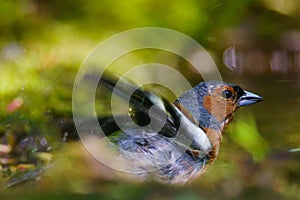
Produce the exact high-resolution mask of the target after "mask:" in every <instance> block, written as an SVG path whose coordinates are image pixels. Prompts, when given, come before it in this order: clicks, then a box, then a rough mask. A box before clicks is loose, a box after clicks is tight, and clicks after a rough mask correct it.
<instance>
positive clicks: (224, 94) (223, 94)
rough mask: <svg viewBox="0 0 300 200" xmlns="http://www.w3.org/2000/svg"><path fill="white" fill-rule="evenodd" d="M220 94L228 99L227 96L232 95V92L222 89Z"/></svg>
mask: <svg viewBox="0 0 300 200" xmlns="http://www.w3.org/2000/svg"><path fill="white" fill-rule="evenodd" d="M221 95H222V96H223V97H224V98H226V99H228V98H230V97H232V92H231V91H230V90H224V91H223V92H222V93H221Z"/></svg>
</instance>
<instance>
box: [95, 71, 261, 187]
mask: <svg viewBox="0 0 300 200" xmlns="http://www.w3.org/2000/svg"><path fill="white" fill-rule="evenodd" d="M100 84H101V85H103V86H105V87H106V88H108V89H109V90H111V92H113V93H115V94H116V95H118V96H120V97H121V98H123V99H124V100H126V101H128V103H129V110H128V115H117V116H108V117H102V118H99V119H98V120H99V123H100V126H101V128H102V130H103V132H104V133H105V135H106V136H108V138H109V140H110V141H111V143H112V144H113V146H114V148H113V149H116V151H117V155H118V158H120V159H123V160H126V161H127V163H129V167H128V171H130V172H131V173H132V174H134V176H135V177H136V178H138V179H139V180H149V179H150V180H157V181H159V182H163V183H168V184H185V183H189V182H192V181H193V180H195V179H197V178H199V177H201V176H202V175H203V174H204V173H205V172H206V171H207V169H208V167H209V166H210V165H211V164H212V163H213V162H214V160H215V159H216V158H217V156H218V152H219V148H220V143H221V140H222V134H223V133H224V131H225V129H226V127H227V125H228V124H229V123H230V122H231V121H232V119H233V115H234V113H235V111H236V110H237V109H238V108H239V107H243V106H248V105H251V104H254V103H257V102H260V101H262V97H260V96H258V95H256V94H254V93H251V92H248V91H245V90H243V89H242V88H241V87H239V86H237V85H234V84H230V83H225V82H218V81H208V82H201V83H199V84H198V85H196V86H195V87H194V88H192V89H190V90H188V91H186V92H185V93H184V94H182V95H181V96H180V97H179V98H178V99H176V100H175V101H174V102H169V101H168V100H167V99H165V98H164V97H163V96H161V95H158V94H156V93H154V92H150V91H147V90H143V89H141V88H139V87H137V86H136V85H135V84H134V83H132V82H131V81H129V80H127V79H124V78H122V79H119V80H118V79H117V78H115V77H108V76H103V77H102V78H101V79H100Z"/></svg>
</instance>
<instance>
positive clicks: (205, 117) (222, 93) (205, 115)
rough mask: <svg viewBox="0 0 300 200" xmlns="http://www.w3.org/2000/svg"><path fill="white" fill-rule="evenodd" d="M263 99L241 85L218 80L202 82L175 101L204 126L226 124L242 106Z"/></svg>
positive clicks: (216, 126)
mask: <svg viewBox="0 0 300 200" xmlns="http://www.w3.org/2000/svg"><path fill="white" fill-rule="evenodd" d="M260 101H262V97H260V96H258V95H256V94H253V93H251V92H248V91H245V90H243V89H242V88H241V87H240V86H238V85H234V84H230V83H226V82H218V81H209V82H202V83H200V84H198V85H197V86H196V87H194V88H193V89H191V90H189V91H187V92H186V93H184V94H183V95H182V96H180V97H179V98H178V99H177V100H176V102H175V103H179V104H180V107H184V108H185V109H187V110H188V112H190V113H191V115H192V116H193V117H194V118H195V120H196V121H197V122H198V123H199V125H200V126H202V127H203V128H213V129H220V128H222V127H224V125H225V126H226V125H227V124H228V123H229V122H230V121H231V120H232V117H233V114H234V112H235V111H236V110H237V109H238V108H239V107H242V106H247V105H251V104H254V103H257V102H260Z"/></svg>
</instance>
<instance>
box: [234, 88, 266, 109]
mask: <svg viewBox="0 0 300 200" xmlns="http://www.w3.org/2000/svg"><path fill="white" fill-rule="evenodd" d="M244 92H245V94H243V95H242V96H241V97H240V99H239V101H238V106H240V107H241V106H248V105H251V104H255V103H258V102H261V101H262V100H263V98H262V97H261V96H258V95H256V94H254V93H252V92H248V91H244Z"/></svg>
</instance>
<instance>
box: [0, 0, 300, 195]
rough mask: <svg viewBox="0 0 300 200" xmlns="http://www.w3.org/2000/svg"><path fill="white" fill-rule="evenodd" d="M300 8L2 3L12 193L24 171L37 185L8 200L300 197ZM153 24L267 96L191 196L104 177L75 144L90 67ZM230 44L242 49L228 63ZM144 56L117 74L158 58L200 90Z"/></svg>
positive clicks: (238, 3) (88, 0)
mask: <svg viewBox="0 0 300 200" xmlns="http://www.w3.org/2000/svg"><path fill="white" fill-rule="evenodd" d="M299 9H300V4H299V3H298V1H297V0H280V1H278V0H227V1H219V0H210V1H198V0H179V1H170V0H167V1H158V0H143V1H141V0H132V1H108V0H102V1H94V0H85V1H83V0H73V1H71V0H66V1H58V0H27V1H23V0H10V1H2V2H1V4H0V79H1V84H0V97H1V102H0V144H3V146H1V148H0V159H1V161H0V162H1V165H0V172H2V174H3V176H2V177H1V178H0V186H1V188H5V187H6V186H7V181H9V175H10V176H11V177H14V175H19V174H22V173H23V174H24V175H23V176H21V177H22V178H24V179H26V180H25V182H26V184H24V185H23V184H20V185H19V184H18V181H19V180H20V179H13V178H12V179H10V181H11V182H10V183H16V184H15V185H14V187H12V188H10V189H6V190H5V191H3V192H2V191H1V199H2V196H3V198H11V197H15V196H14V195H16V196H17V197H18V198H20V199H40V198H46V199H47V198H48V197H46V196H45V194H44V193H43V194H41V193H39V192H37V191H45V192H47V193H50V194H49V195H50V196H49V198H68V199H72V198H77V197H78V196H76V197H74V196H73V194H69V193H74V192H75V193H81V194H84V193H94V194H90V195H89V196H87V198H89V199H96V198H97V199H98V198H105V199H132V198H139V199H150V198H156V199H201V198H203V199H208V198H209V199H220V198H225V199H226V198H227V199H253V198H260V199H299V190H300V183H299V180H300V173H299V167H300V166H299V160H300V156H299V152H297V151H296V152H288V150H289V149H294V148H299V147H300V143H299V141H300V137H299V135H300V134H299V130H300V126H299V114H298V113H299V111H298V109H299V103H300V93H299V72H300V64H299V63H300V61H299V60H300V59H299V58H300V57H299V45H300V42H299V41H300V30H299V28H300V26H299V23H300V16H299V15H300V13H299V12H297V11H298V10H299ZM144 26H159V27H166V28H170V29H174V30H177V31H180V32H183V33H185V34H187V35H189V36H191V37H192V38H194V39H196V40H197V41H198V42H199V43H200V44H201V45H203V46H204V47H205V48H206V49H207V50H208V51H209V52H210V54H211V55H212V56H213V57H214V59H215V61H216V62H217V63H218V66H219V69H220V71H221V72H222V73H223V75H224V76H223V77H224V79H225V80H226V81H229V82H234V83H239V84H241V85H242V86H243V87H245V88H247V89H248V88H249V89H251V90H253V91H255V92H257V93H259V94H261V95H262V96H263V97H264V98H265V102H264V103H262V104H261V105H257V106H255V107H254V108H251V109H249V111H246V110H245V111H244V110H243V111H240V112H252V113H253V116H255V117H256V119H254V117H253V116H252V115H251V114H245V113H242V114H241V115H237V116H236V118H237V119H236V121H235V123H234V124H232V127H231V128H230V129H229V130H228V132H229V138H227V136H226V135H225V136H224V139H223V145H222V148H221V152H220V156H219V159H218V160H217V161H216V164H215V165H214V166H213V168H212V169H211V171H209V173H208V174H207V175H206V176H205V177H204V178H202V179H201V180H199V181H197V182H196V183H194V184H192V185H190V186H186V187H183V188H178V187H170V186H161V185H157V184H152V183H147V184H141V185H140V184H137V185H135V184H129V183H127V182H122V181H120V180H117V181H107V180H103V179H101V178H99V177H98V175H97V173H95V172H93V170H89V167H90V166H88V164H87V162H86V158H85V157H86V154H85V153H83V151H84V150H82V146H81V144H80V143H79V142H78V143H66V144H65V143H64V141H66V140H67V141H68V140H69V138H70V135H71V134H72V131H73V130H71V128H70V127H71V126H70V125H69V124H68V123H69V121H70V119H71V117H72V107H71V106H72V105H71V99H72V98H71V97H72V87H73V83H74V79H75V76H76V72H77V70H78V69H79V67H80V65H81V63H82V61H83V60H84V59H85V58H86V56H87V55H88V54H89V52H90V51H91V50H92V49H93V48H94V47H95V46H96V45H97V44H98V43H99V42H101V41H103V40H104V39H106V38H108V37H109V36H111V35H113V34H116V33H119V32H120V31H124V30H128V29H132V28H136V27H144ZM230 47H235V50H236V51H229V52H230V53H229V55H227V54H223V53H224V50H225V49H228V48H230ZM143 53H145V52H142V53H141V52H140V53H137V54H136V56H135V57H123V58H122V59H120V61H118V62H116V63H115V65H122V66H123V65H124V66H126V68H127V66H130V65H132V64H133V63H134V64H136V63H139V62H143V61H148V60H151V59H154V61H157V62H159V63H162V62H164V63H166V64H170V63H171V64H172V66H173V65H174V66H175V67H178V70H179V71H181V72H182V73H184V74H185V75H186V76H188V77H191V79H192V80H191V82H194V83H196V82H198V81H199V77H198V76H197V75H198V74H195V73H194V72H191V70H190V68H187V67H186V65H181V64H182V62H180V61H178V60H176V59H175V58H174V57H173V56H170V55H166V54H165V53H164V54H156V53H154V54H151V53H146V55H143ZM143 56H144V57H143ZM225 56H228V57H229V58H230V59H229V60H228V59H227V60H226V59H224V57H225ZM225 60H226V62H223V61H225ZM226 67H227V68H226ZM228 68H229V69H230V70H229V69H228ZM97 106H98V108H99V112H100V111H102V109H104V108H103V105H97ZM45 141H46V142H45ZM62 144H64V145H62ZM22 145H23V146H22ZM59 147H60V148H59ZM10 149H12V150H10ZM52 156H53V158H52ZM3 162H8V164H11V166H10V167H9V166H8V165H7V164H4V163H3ZM48 170H49V171H48ZM51 170H52V171H51ZM41 171H43V172H44V171H46V173H45V175H44V173H40V172H41ZM47 174H49V175H47ZM39 179H41V180H40V181H38V180H39ZM14 181H16V182H14ZM22 188H23V190H22ZM28 188H31V190H29V191H27V195H23V192H25V191H26V190H28ZM1 190H2V189H1ZM16 190H19V191H20V194H18V193H15V191H16ZM81 194H78V195H79V197H80V198H84V196H83V195H81Z"/></svg>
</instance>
